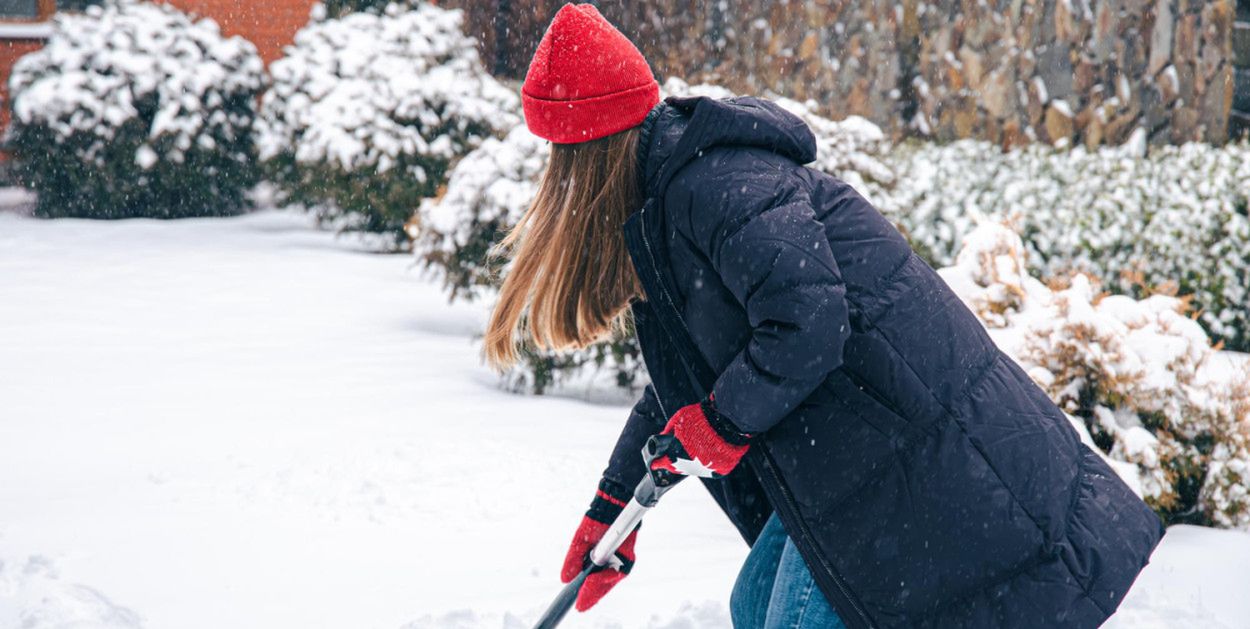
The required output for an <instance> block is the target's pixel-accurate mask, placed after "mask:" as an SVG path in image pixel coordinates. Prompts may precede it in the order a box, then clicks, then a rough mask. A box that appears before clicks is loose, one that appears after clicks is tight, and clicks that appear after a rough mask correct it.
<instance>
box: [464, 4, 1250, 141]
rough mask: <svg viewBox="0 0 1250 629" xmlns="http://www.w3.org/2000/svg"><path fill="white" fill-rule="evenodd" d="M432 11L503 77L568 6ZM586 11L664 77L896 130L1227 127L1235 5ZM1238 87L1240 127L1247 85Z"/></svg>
mask: <svg viewBox="0 0 1250 629" xmlns="http://www.w3.org/2000/svg"><path fill="white" fill-rule="evenodd" d="M440 4H443V5H445V6H458V7H461V8H463V9H465V11H466V13H467V18H468V19H467V22H468V30H469V31H470V32H471V33H473V34H475V35H477V36H478V37H479V39H480V40H481V42H482V47H483V57H484V59H485V60H486V61H487V64H488V65H489V66H490V67H492V68H493V69H494V71H495V72H496V73H497V74H500V75H503V76H509V77H513V78H521V77H522V76H523V75H524V72H525V66H526V64H527V63H528V61H529V58H530V56H531V55H532V54H533V49H534V46H536V45H537V43H538V39H539V37H540V36H541V34H542V31H543V29H544V28H545V26H546V24H547V23H548V22H549V21H550V19H551V16H552V15H554V13H555V11H556V10H558V9H559V7H560V6H562V5H563V4H564V2H563V0H558V1H557V0H440ZM594 4H596V5H597V6H598V7H599V9H600V11H602V12H603V14H604V15H605V16H607V17H608V19H609V20H611V21H612V22H613V23H614V24H616V25H617V26H618V27H619V28H620V29H621V30H622V31H624V32H625V33H626V34H627V35H629V36H630V37H631V39H633V40H634V41H635V43H637V44H638V46H639V48H641V49H642V51H643V54H645V55H646V56H647V58H648V59H649V60H650V61H651V63H652V65H653V67H654V69H655V71H656V74H657V76H658V77H659V78H660V79H661V80H662V79H664V78H666V77H667V76H670V75H675V76H680V77H682V78H685V79H687V80H691V81H700V80H707V81H713V82H717V83H720V84H722V85H725V86H726V87H728V88H730V89H733V90H735V91H739V92H743V93H763V92H774V93H778V94H783V95H786V96H790V97H793V98H799V99H807V98H811V99H814V100H816V101H817V102H818V103H820V105H821V107H822V109H823V111H824V113H826V114H828V115H830V116H834V117H842V116H846V115H851V114H858V115H861V116H865V117H867V118H869V119H871V120H873V121H874V122H876V123H878V124H880V125H881V126H882V127H883V128H885V129H887V130H888V131H889V132H891V134H893V135H894V136H895V137H900V136H903V135H921V136H926V137H932V138H936V139H939V140H950V139H954V138H963V137H979V138H984V139H988V140H991V141H994V142H998V143H1000V144H1002V145H1004V146H1012V145H1016V144H1020V143H1023V142H1029V141H1044V142H1067V143H1073V142H1083V143H1086V144H1089V145H1097V144H1099V143H1117V142H1120V141H1122V140H1123V139H1124V138H1125V137H1127V135H1128V134H1129V133H1131V132H1132V130H1133V129H1134V128H1136V127H1139V126H1140V127H1144V128H1146V129H1147V130H1148V132H1149V134H1150V138H1151V141H1153V142H1156V143H1161V142H1182V141H1188V140H1206V141H1213V142H1220V141H1223V140H1224V139H1225V138H1226V137H1228V135H1229V133H1230V124H1229V121H1230V109H1231V106H1232V104H1233V100H1234V91H1235V90H1234V64H1233V40H1234V36H1233V34H1234V28H1233V25H1234V21H1235V20H1234V18H1235V15H1236V7H1235V6H1234V0H789V1H784V0H782V1H775V0H774V1H769V0H708V1H700V2H685V1H681V0H615V1H608V0H602V1H600V2H596V3H594ZM1243 19H1244V18H1243ZM1237 32H1238V33H1242V34H1245V35H1250V31H1247V32H1244V33H1243V32H1242V31H1237ZM1238 41H1239V42H1242V43H1245V44H1246V45H1250V40H1245V38H1243V39H1242V40H1238ZM1243 48H1244V46H1243ZM1246 71H1247V74H1246V78H1247V79H1250V68H1247V69H1246ZM1239 85H1244V86H1245V90H1243V91H1239V92H1237V95H1238V96H1239V101H1238V104H1243V103H1242V101H1244V104H1245V109H1244V110H1243V111H1246V112H1248V113H1247V115H1246V121H1247V122H1248V123H1250V83H1246V82H1242V83H1240V84H1239ZM1242 96H1244V98H1240V97H1242ZM1234 122H1236V120H1234ZM1238 128H1240V127H1238V126H1237V125H1236V124H1234V125H1233V126H1232V131H1236V130H1237V129H1238Z"/></svg>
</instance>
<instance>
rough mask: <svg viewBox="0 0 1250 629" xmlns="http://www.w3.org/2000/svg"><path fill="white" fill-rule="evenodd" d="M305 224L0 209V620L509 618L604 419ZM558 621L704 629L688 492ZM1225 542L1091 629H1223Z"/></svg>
mask: <svg viewBox="0 0 1250 629" xmlns="http://www.w3.org/2000/svg"><path fill="white" fill-rule="evenodd" d="M311 222H312V219H311V218H309V217H307V216H304V215H299V214H294V213H280V212H273V211H268V212H260V213H257V214H252V215H248V216H243V217H237V218H229V219H194V220H182V221H170V222H158V221H150V220H129V221H116V222H101V221H80V220H57V221H39V220H34V219H29V218H22V217H20V216H17V215H16V214H13V213H5V212H0V628H2V629H9V628H17V627H22V628H24V629H49V628H54V627H55V628H62V627H106V628H120V627H124V628H127V629H129V628H134V627H147V628H164V627H177V628H186V629H196V628H200V627H204V628H210V627H211V628H219V627H258V628H259V627H264V628H274V627H300V628H304V627H335V628H338V627H344V628H345V627H352V628H370V627H385V628H408V629H417V628H420V629H450V628H490V629H511V628H514V627H518V628H519V627H527V626H529V624H530V623H532V622H533V620H534V619H535V618H536V616H537V615H538V614H539V613H540V612H541V610H542V608H543V607H545V605H546V604H547V602H548V601H549V600H550V597H551V596H553V595H554V594H555V592H556V591H557V589H558V585H559V584H558V570H559V566H560V563H561V560H562V558H563V555H564V551H565V548H566V545H567V542H568V537H569V536H570V535H571V534H572V531H573V529H574V528H575V526H576V525H577V522H578V519H579V518H580V517H581V514H582V512H583V511H584V509H585V507H586V505H587V503H588V501H589V500H590V498H591V494H592V493H593V491H594V486H595V483H596V481H597V480H598V478H599V474H600V472H601V470H602V468H603V466H604V464H605V462H606V459H607V455H608V452H609V450H610V449H611V447H612V445H613V443H614V441H615V438H616V435H617V433H618V431H619V430H620V427H621V424H622V422H623V421H624V419H625V417H626V414H627V410H628V406H627V405H626V404H591V403H588V402H586V401H584V400H585V399H589V398H594V399H602V397H601V396H595V395H594V394H593V392H590V391H585V392H571V393H569V392H566V394H565V395H564V396H562V397H526V396H518V395H514V394H511V393H507V392H505V391H503V390H502V389H501V388H500V387H499V381H498V379H497V378H496V376H495V375H494V374H492V373H491V372H490V371H489V370H488V369H487V368H486V367H484V366H483V365H482V364H481V362H480V359H479V357H478V348H477V345H476V341H475V340H474V339H475V335H476V334H477V332H478V330H480V327H481V325H482V323H483V320H484V318H485V311H484V308H485V306H483V305H479V304H470V305H449V304H448V303H447V300H446V298H445V295H444V294H443V293H442V292H441V291H440V289H439V288H438V286H437V285H436V284H435V283H434V282H433V281H431V280H429V279H423V274H422V273H420V271H419V269H417V268H416V267H415V266H414V265H413V263H412V260H411V259H410V258H409V257H407V256H391V255H377V254H370V253H366V252H363V251H358V250H356V249H355V247H354V246H353V245H352V244H351V243H352V242H353V241H350V240H343V239H338V238H336V237H335V236H333V235H331V234H328V233H324V232H320V231H316V230H315V229H313V227H312V225H311ZM638 554H639V559H640V561H639V562H638V565H637V567H636V569H635V571H634V573H633V575H631V576H630V578H629V579H626V581H625V582H624V583H623V584H622V585H621V586H619V587H618V588H617V589H616V591H614V592H612V593H611V594H610V595H609V596H608V597H607V598H606V599H605V600H604V602H603V603H601V604H600V605H599V606H598V607H596V608H595V609H594V610H592V611H591V612H589V613H587V614H579V615H574V616H572V617H570V618H569V619H568V620H567V621H566V623H567V626H569V627H657V628H671V629H678V628H682V629H698V628H701V627H726V626H728V624H729V619H728V613H727V609H726V604H727V599H728V595H729V589H730V586H731V584H732V582H733V579H734V576H735V575H736V572H737V570H738V567H739V566H740V564H741V562H742V560H743V558H744V557H745V555H746V547H745V545H744V544H743V543H742V542H741V540H740V539H739V538H738V536H737V533H736V532H735V531H734V530H733V529H732V528H731V527H730V526H729V524H728V523H727V522H726V521H725V519H724V518H723V517H722V516H721V515H720V514H719V513H718V511H717V510H716V508H715V506H714V504H713V503H712V501H711V500H710V499H709V498H708V497H707V496H706V495H705V494H704V492H702V491H700V490H698V489H697V488H695V486H694V485H693V484H691V485H689V486H685V487H683V488H679V489H677V490H676V491H674V492H673V493H672V494H670V495H669V496H668V497H666V498H665V501H664V503H663V504H662V505H661V506H660V508H658V509H657V510H656V511H654V512H653V513H652V514H651V515H650V516H649V517H648V520H647V523H646V526H644V527H643V530H642V532H641V534H640V536H639V542H638ZM1248 581H1250V535H1247V534H1245V533H1239V532H1233V531H1218V530H1213V529H1204V528H1195V527H1185V526H1181V527H1173V528H1172V529H1171V530H1170V532H1169V534H1168V535H1167V536H1166V537H1165V538H1164V541H1163V544H1162V546H1161V547H1160V549H1159V550H1158V551H1157V552H1156V554H1155V557H1154V560H1153V562H1152V564H1151V565H1150V566H1149V567H1148V568H1147V570H1146V571H1145V572H1144V573H1143V575H1142V576H1141V578H1140V579H1139V582H1138V584H1137V586H1136V587H1135V588H1134V590H1133V591H1132V592H1130V594H1129V598H1128V599H1127V600H1126V602H1125V604H1124V606H1123V608H1122V611H1121V612H1120V614H1118V615H1117V617H1116V618H1115V619H1113V620H1112V622H1111V624H1110V625H1109V626H1112V627H1116V628H1120V629H1124V628H1128V627H1134V628H1140V627H1145V628H1148V629H1149V628H1163V627H1188V626H1203V627H1230V628H1235V627H1250V599H1248V598H1247V597H1245V596H1244V591H1243V590H1242V588H1244V584H1245V583H1247V582H1248Z"/></svg>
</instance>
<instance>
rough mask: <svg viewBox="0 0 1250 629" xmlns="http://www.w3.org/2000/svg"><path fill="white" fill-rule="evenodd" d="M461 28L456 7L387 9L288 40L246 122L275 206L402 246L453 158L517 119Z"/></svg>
mask: <svg viewBox="0 0 1250 629" xmlns="http://www.w3.org/2000/svg"><path fill="white" fill-rule="evenodd" d="M461 23H462V14H461V12H460V11H458V10H447V9H441V8H438V7H435V6H432V5H430V4H427V3H417V4H415V5H413V6H411V7H407V6H403V5H400V4H391V5H388V6H387V7H386V9H385V10H384V11H383V12H382V13H381V14H377V13H371V12H370V13H350V14H348V15H346V16H344V17H341V18H334V19H324V20H315V21H313V22H312V23H310V24H309V25H308V26H306V27H304V28H303V29H302V30H300V32H299V33H297V34H296V36H295V44H294V45H293V46H291V47H289V48H288V49H287V54H286V56H285V57H284V58H282V59H280V60H278V61H276V62H274V63H273V65H272V66H271V68H270V72H271V74H272V75H273V87H272V89H270V90H269V91H268V92H267V93H266V94H265V97H264V100H263V101H262V105H261V118H260V120H259V121H258V124H257V129H258V140H257V141H258V144H259V146H260V153H261V158H262V159H263V160H265V161H266V163H267V166H268V170H269V173H270V176H271V177H272V178H273V180H274V181H275V183H276V184H277V185H278V186H279V188H280V189H281V190H282V192H283V194H284V200H285V201H287V202H292V203H298V204H303V205H306V206H309V207H312V208H315V209H316V211H317V212H318V215H319V217H321V218H322V219H324V220H327V221H329V222H332V223H336V224H337V225H338V226H340V227H342V228H345V229H353V230H363V231H371V232H379V233H385V234H389V235H391V236H393V237H394V239H395V242H396V243H397V244H398V243H402V242H404V241H405V240H406V238H407V236H406V233H405V231H404V225H405V223H406V222H408V220H409V219H410V218H411V217H412V214H413V212H414V211H415V210H416V209H417V207H418V205H419V204H420V202H421V200H422V199H424V198H426V197H431V196H434V194H435V193H436V192H437V191H438V190H439V188H440V187H441V186H442V185H443V184H444V183H445V181H446V178H447V173H448V170H449V169H450V167H451V166H452V164H453V163H454V162H455V160H457V159H458V158H460V157H461V156H463V155H464V154H466V153H468V152H469V151H470V150H472V149H474V148H476V147H478V146H479V145H480V144H481V143H482V142H483V141H484V140H486V139H487V138H489V137H491V136H494V135H497V134H499V133H501V132H504V131H507V130H510V129H511V128H512V127H514V126H516V124H517V123H519V122H520V116H519V115H518V111H519V99H518V97H517V95H516V94H514V93H513V90H511V89H509V88H507V87H505V86H503V85H501V84H500V83H499V82H498V81H496V80H495V79H494V78H492V77H491V76H490V75H489V74H487V72H486V71H485V70H484V69H483V68H482V65H481V63H480V62H479V60H478V54H477V50H476V48H475V46H474V42H473V40H472V39H471V38H469V37H467V36H465V34H464V33H463V32H462V30H461Z"/></svg>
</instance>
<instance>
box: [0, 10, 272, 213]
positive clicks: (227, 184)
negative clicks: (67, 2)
mask: <svg viewBox="0 0 1250 629" xmlns="http://www.w3.org/2000/svg"><path fill="white" fill-rule="evenodd" d="M263 72H264V68H263V65H262V63H261V60H260V57H259V56H257V54H256V48H255V47H254V46H252V44H251V43H249V42H248V41H246V40H244V39H242V38H239V37H230V38H225V37H222V35H221V33H220V31H219V30H218V28H217V25H216V24H215V23H214V22H212V21H211V20H199V21H194V22H193V21H192V20H191V19H189V18H188V17H187V16H186V15H184V14H183V13H180V12H179V11H177V10H176V9H174V8H172V7H170V6H168V5H165V4H151V3H146V2H135V1H131V0H120V1H118V2H111V3H108V4H106V5H105V6H103V7H90V8H88V9H87V11H86V12H85V13H83V14H61V15H58V16H57V17H56V18H55V19H54V22H53V33H52V35H51V37H50V38H49V39H48V42H47V45H46V46H45V47H44V48H43V49H41V50H39V51H37V52H33V53H31V54H29V55H26V56H25V57H22V58H21V59H20V60H19V61H18V62H17V64H16V65H15V66H14V68H13V75H12V78H11V79H10V82H9V88H10V91H11V93H12V95H13V96H12V107H13V121H12V124H11V125H10V127H9V131H8V137H7V139H6V140H7V142H6V143H7V146H8V148H9V150H10V151H12V153H13V155H14V157H15V174H16V176H17V177H18V178H19V180H20V181H21V182H22V183H23V184H24V185H26V186H28V187H30V188H32V189H34V190H35V191H36V192H38V195H39V205H38V209H37V212H38V213H39V214H41V215H44V216H87V217H96V218H122V217H129V216H153V217H161V218H173V217H180V216H196V215H214V214H228V213H233V212H237V211H238V210H239V209H240V208H241V207H242V206H243V205H244V202H245V197H244V195H245V193H246V191H247V190H248V189H249V188H250V187H251V186H252V185H253V184H254V183H255V181H256V168H255V150H254V147H253V144H252V135H251V128H252V123H253V120H254V119H255V116H256V98H257V96H258V95H259V93H260V90H261V88H262V86H263Z"/></svg>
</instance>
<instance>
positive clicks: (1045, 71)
mask: <svg viewBox="0 0 1250 629" xmlns="http://www.w3.org/2000/svg"><path fill="white" fill-rule="evenodd" d="M919 13H920V22H921V32H922V33H923V35H922V36H921V38H920V39H921V49H920V60H919V67H918V72H917V78H916V80H917V85H918V88H917V90H916V93H917V95H918V114H919V115H918V116H917V117H916V118H915V119H914V121H913V122H914V124H915V125H916V126H917V127H919V128H920V129H921V130H922V131H928V132H930V133H932V134H933V135H934V136H936V137H937V138H939V139H952V138H955V137H966V136H968V135H978V136H981V137H984V138H987V139H990V140H995V141H1000V142H1002V143H1003V144H1017V143H1019V142H1021V141H1025V140H1032V139H1037V140H1041V141H1046V142H1060V141H1064V142H1067V141H1073V140H1079V141H1083V142H1085V143H1086V144H1089V145H1096V144H1099V143H1101V142H1112V143H1118V142H1120V141H1122V140H1124V139H1125V137H1126V136H1127V135H1128V134H1129V133H1130V132H1131V131H1132V129H1133V128H1135V127H1138V126H1141V127H1144V128H1145V129H1146V130H1147V131H1148V132H1149V134H1150V138H1151V139H1152V140H1153V141H1156V142H1183V141H1187V140H1206V141H1212V142H1221V141H1223V140H1224V139H1225V138H1226V137H1227V134H1228V128H1227V122H1228V112H1229V105H1230V102H1231V99H1232V95H1233V85H1232V76H1233V74H1232V70H1233V68H1232V63H1231V50H1232V49H1231V34H1232V24H1233V15H1234V8H1233V6H1232V4H1231V2H1230V1H1229V0H1207V1H1205V2H1204V1H1202V0H1088V1H1086V2H1081V1H1080V0H1034V1H1027V0H1014V1H999V2H965V1H961V0H935V1H931V2H923V3H922V4H921V6H920V8H919Z"/></svg>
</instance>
